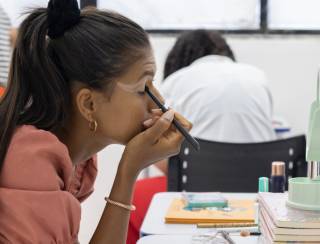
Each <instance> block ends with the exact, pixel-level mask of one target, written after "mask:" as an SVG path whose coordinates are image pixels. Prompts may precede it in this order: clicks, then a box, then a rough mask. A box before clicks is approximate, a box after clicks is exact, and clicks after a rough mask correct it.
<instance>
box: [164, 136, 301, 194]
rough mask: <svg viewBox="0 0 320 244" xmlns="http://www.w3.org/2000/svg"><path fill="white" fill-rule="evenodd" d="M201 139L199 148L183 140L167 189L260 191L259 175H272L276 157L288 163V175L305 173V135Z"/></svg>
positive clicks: (169, 172) (171, 163)
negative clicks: (226, 140) (263, 139)
mask: <svg viewBox="0 0 320 244" xmlns="http://www.w3.org/2000/svg"><path fill="white" fill-rule="evenodd" d="M199 142H200V146H201V150H200V152H196V151H195V150H194V149H193V148H192V147H190V146H189V145H188V144H187V143H186V142H184V143H183V144H182V147H181V151H180V154H178V155H177V156H174V157H171V158H170V159H169V167H168V191H194V192H204V191H221V192H257V190H258V178H259V177H261V176H266V177H270V174H271V163H272V162H273V161H284V162H285V163H286V176H287V177H288V178H290V177H298V176H306V172H307V164H306V163H305V149H306V139H305V136H304V135H301V136H296V137H292V138H288V139H282V140H277V141H270V142H263V143H245V144H238V143H221V142H212V141H205V140H199ZM286 187H287V186H286Z"/></svg>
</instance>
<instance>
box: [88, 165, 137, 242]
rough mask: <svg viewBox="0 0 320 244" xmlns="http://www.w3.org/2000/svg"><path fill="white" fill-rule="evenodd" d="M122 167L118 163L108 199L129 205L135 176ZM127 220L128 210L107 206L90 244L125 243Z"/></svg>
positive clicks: (128, 216)
mask: <svg viewBox="0 0 320 244" xmlns="http://www.w3.org/2000/svg"><path fill="white" fill-rule="evenodd" d="M128 163H130V162H128ZM124 165H126V162H120V165H119V168H118V171H117V175H116V178H115V181H114V184H113V187H112V190H111V193H110V195H109V197H110V199H112V200H113V201H117V202H121V203H124V204H128V205H130V204H131V198H132V192H133V187H134V183H135V180H136V176H135V175H131V174H130V172H126V171H127V170H126V167H124ZM129 218H130V211H129V210H126V209H124V208H120V207H117V206H114V205H112V204H107V205H106V207H105V209H104V211H103V214H102V216H101V219H100V221H99V224H98V227H97V229H96V231H95V233H94V235H93V237H92V239H91V241H90V244H100V243H103V244H107V243H113V244H118V243H119V244H122V243H125V241H126V236H127V230H128V223H129Z"/></svg>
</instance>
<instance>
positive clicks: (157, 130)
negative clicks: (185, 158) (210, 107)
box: [120, 110, 192, 177]
mask: <svg viewBox="0 0 320 244" xmlns="http://www.w3.org/2000/svg"><path fill="white" fill-rule="evenodd" d="M174 117H175V118H176V119H177V120H178V121H179V122H180V123H181V125H182V126H183V127H184V128H185V129H187V130H188V131H189V130H190V129H191V127H192V125H191V123H190V122H189V121H187V120H186V119H185V118H184V117H183V116H181V115H180V114H178V113H175V112H174V111H173V110H169V111H168V112H166V113H164V114H163V113H162V112H161V111H159V110H154V111H153V117H152V119H151V120H148V121H145V122H144V126H145V127H146V128H147V129H146V130H145V131H144V132H142V133H140V134H138V135H137V136H135V137H134V138H133V139H131V141H129V143H128V144H127V146H126V148H125V151H124V153H123V155H122V159H121V162H120V167H123V168H124V170H126V172H127V173H129V174H131V175H132V176H133V177H136V176H137V175H138V174H139V172H140V171H141V170H142V169H143V168H145V167H147V166H149V165H151V164H152V163H155V162H157V161H159V160H161V159H163V158H168V157H170V156H173V155H176V154H178V153H179V151H180V147H181V143H182V141H183V139H184V137H183V135H182V134H181V133H180V132H179V131H178V130H177V129H176V128H175V126H174V125H173V124H172V121H173V118H174Z"/></svg>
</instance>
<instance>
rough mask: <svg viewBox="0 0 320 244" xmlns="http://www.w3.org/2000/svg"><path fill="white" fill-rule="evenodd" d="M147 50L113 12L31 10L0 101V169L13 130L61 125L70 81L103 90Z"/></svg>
mask: <svg viewBox="0 0 320 244" xmlns="http://www.w3.org/2000/svg"><path fill="white" fill-rule="evenodd" d="M149 48H150V42H149V39H148V35H147V33H146V32H145V31H144V30H143V29H142V28H141V27H140V26H139V25H138V24H136V23H135V22H133V21H131V20H130V19H128V18H126V17H124V16H122V15H120V14H118V13H115V12H111V11H100V10H97V9H95V8H88V9H85V10H82V11H80V10H79V7H78V3H77V0H50V1H49V4H48V8H38V9H35V10H33V11H32V12H31V13H30V14H29V15H28V17H27V18H26V19H25V20H24V21H23V23H22V24H21V26H20V28H19V33H18V38H17V42H16V46H15V48H14V51H13V56H12V60H11V68H10V72H9V81H8V87H7V89H6V93H5V94H4V97H3V98H2V100H1V101H0V124H1V127H0V145H1V148H0V170H1V167H2V164H3V161H4V158H5V155H6V151H7V149H8V146H9V143H10V140H11V137H12V135H13V133H14V130H15V128H16V127H18V126H20V125H24V124H28V125H34V126H35V127H37V128H38V129H44V130H54V129H55V128H59V127H62V126H63V125H64V123H65V121H66V118H67V116H68V112H69V109H70V107H71V87H72V84H73V82H74V81H77V82H81V83H82V84H84V85H86V86H87V87H90V88H92V89H97V90H102V91H103V89H105V90H107V89H108V87H109V84H111V83H112V81H113V80H114V79H115V78H116V77H119V76H120V75H121V74H123V73H124V72H126V71H127V69H128V67H129V66H130V64H132V63H133V62H135V61H137V60H138V59H139V58H141V57H142V56H143V55H144V54H145V50H147V49H149Z"/></svg>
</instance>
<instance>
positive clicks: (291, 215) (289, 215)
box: [258, 192, 320, 231]
mask: <svg viewBox="0 0 320 244" xmlns="http://www.w3.org/2000/svg"><path fill="white" fill-rule="evenodd" d="M287 199H288V194H287V193H270V192H261V193H259V195H258V201H259V204H260V205H261V206H262V207H263V208H265V210H266V211H267V212H268V214H269V215H270V217H271V219H272V221H273V222H274V224H275V225H276V226H277V227H284V228H310V229H317V228H319V229H320V211H307V210H300V209H295V208H291V207H289V206H287V205H286V201H287ZM319 231H320V230H319Z"/></svg>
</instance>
